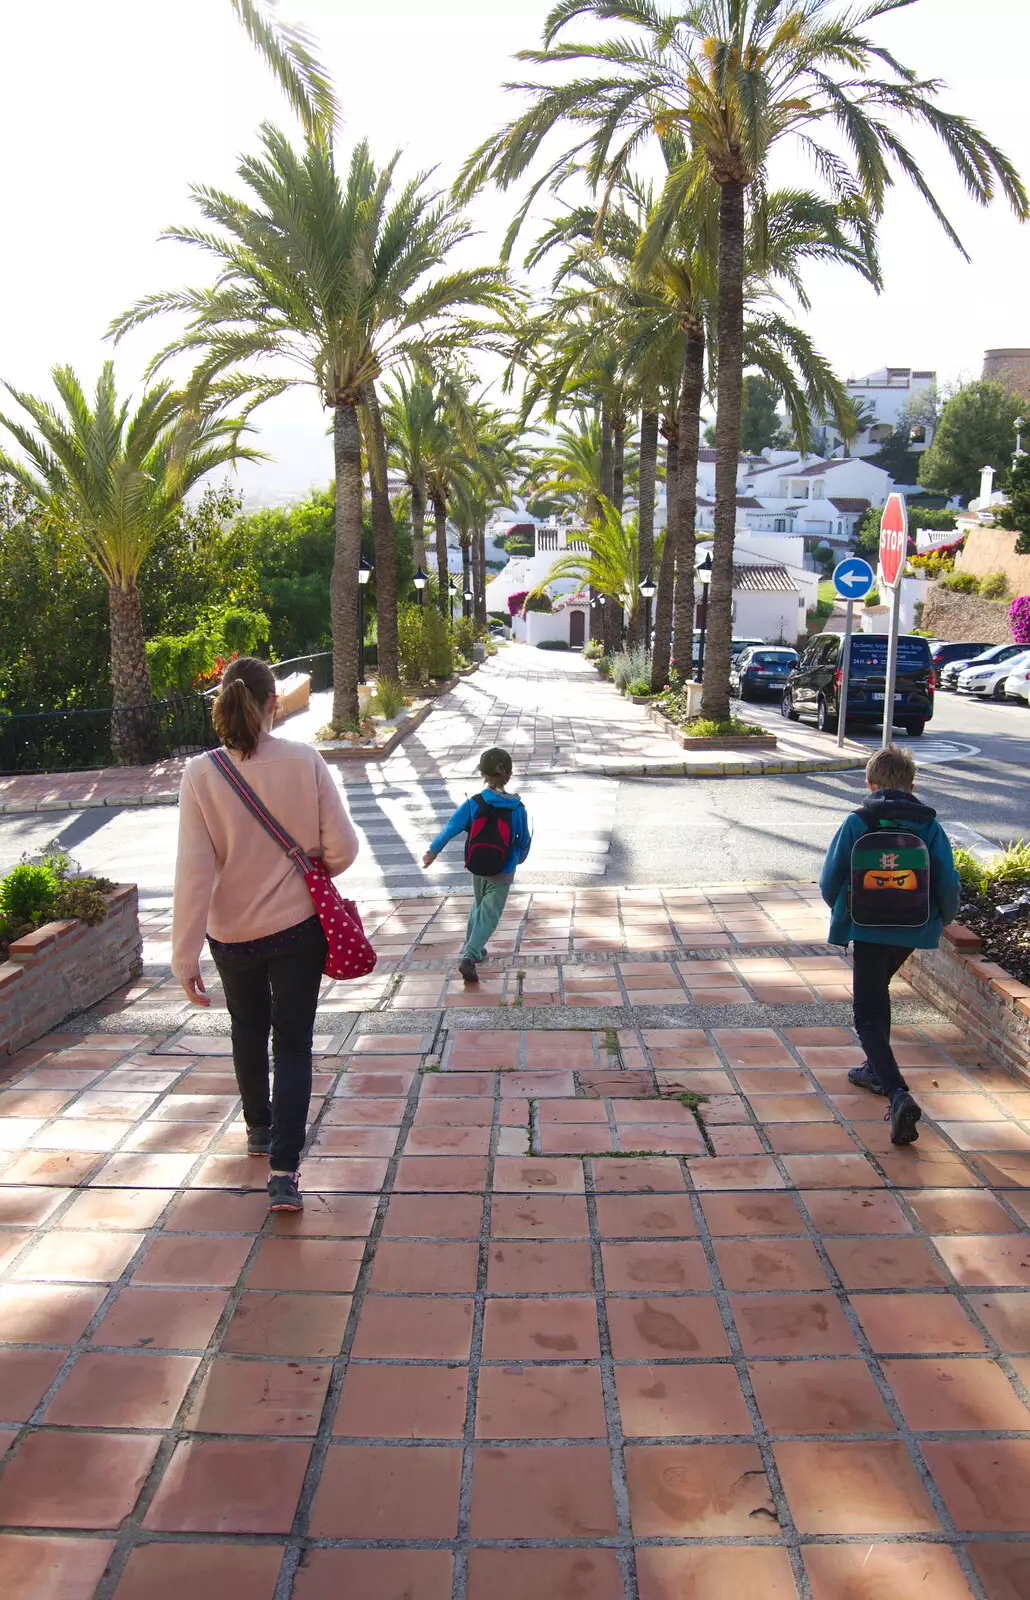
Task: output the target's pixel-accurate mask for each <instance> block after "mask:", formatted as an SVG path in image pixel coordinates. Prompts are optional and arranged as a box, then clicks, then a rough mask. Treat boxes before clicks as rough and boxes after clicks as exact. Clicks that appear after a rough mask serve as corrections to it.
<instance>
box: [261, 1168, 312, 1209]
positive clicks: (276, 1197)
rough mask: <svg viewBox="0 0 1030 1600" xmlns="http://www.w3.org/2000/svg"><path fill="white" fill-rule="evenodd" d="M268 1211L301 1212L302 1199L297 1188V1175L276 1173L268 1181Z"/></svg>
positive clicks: (302, 1206)
mask: <svg viewBox="0 0 1030 1600" xmlns="http://www.w3.org/2000/svg"><path fill="white" fill-rule="evenodd" d="M268 1209H269V1211H303V1210H304V1197H303V1195H302V1194H301V1192H300V1190H299V1189H298V1188H297V1174H296V1173H295V1172H294V1173H288V1172H277V1173H276V1175H275V1177H274V1178H269V1180H268Z"/></svg>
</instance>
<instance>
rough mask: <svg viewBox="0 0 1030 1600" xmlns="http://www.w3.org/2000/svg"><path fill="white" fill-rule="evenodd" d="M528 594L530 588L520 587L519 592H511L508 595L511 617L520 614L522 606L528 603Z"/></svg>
mask: <svg viewBox="0 0 1030 1600" xmlns="http://www.w3.org/2000/svg"><path fill="white" fill-rule="evenodd" d="M528 594H529V590H528V589H520V590H519V591H518V593H517V594H510V595H509V596H508V615H509V617H517V616H518V615H519V613H520V612H521V610H522V607H523V606H524V605H525V603H526V596H527V595H528Z"/></svg>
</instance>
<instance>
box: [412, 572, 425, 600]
mask: <svg viewBox="0 0 1030 1600" xmlns="http://www.w3.org/2000/svg"><path fill="white" fill-rule="evenodd" d="M411 581H412V583H413V584H414V585H415V588H416V590H417V592H418V603H419V605H420V606H424V605H425V603H426V584H427V583H428V582H429V579H428V578H427V577H426V575H425V573H424V572H423V571H422V568H421V567H419V568H418V569H417V571H416V573H415V576H414V577H413V578H412V580H411Z"/></svg>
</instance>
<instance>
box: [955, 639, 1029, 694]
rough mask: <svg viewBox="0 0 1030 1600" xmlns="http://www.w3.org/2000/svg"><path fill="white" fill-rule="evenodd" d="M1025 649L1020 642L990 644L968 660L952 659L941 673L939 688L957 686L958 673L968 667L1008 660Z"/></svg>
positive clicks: (983, 665)
mask: <svg viewBox="0 0 1030 1600" xmlns="http://www.w3.org/2000/svg"><path fill="white" fill-rule="evenodd" d="M1025 649H1026V646H1025V645H1022V644H992V645H989V646H988V647H987V649H986V650H981V651H980V654H979V655H976V656H971V657H970V658H969V660H968V661H952V662H950V663H949V664H948V666H946V667H945V669H944V671H943V672H942V673H941V688H942V689H955V688H957V686H958V677H959V673H960V672H965V671H966V670H967V668H969V667H986V666H989V665H990V663H991V662H992V661H1009V660H1011V658H1012V657H1013V656H1018V655H1021V654H1022V652H1023V651H1024V650H1025Z"/></svg>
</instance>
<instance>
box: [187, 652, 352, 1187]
mask: <svg viewBox="0 0 1030 1600" xmlns="http://www.w3.org/2000/svg"><path fill="white" fill-rule="evenodd" d="M275 709H276V682H275V678H274V677H273V675H272V671H271V668H270V667H268V666H267V665H266V664H265V662H263V661H256V660H255V659H254V658H253V657H251V656H244V657H243V658H242V659H241V660H239V661H233V662H230V664H229V666H228V667H227V668H226V670H225V675H224V677H223V678H222V686H221V690H220V692H219V695H218V698H217V700H216V701H215V705H214V712H213V719H214V724H215V730H216V732H217V733H218V736H219V738H220V739H221V740H222V742H223V745H224V747H225V750H226V752H227V753H228V759H229V760H230V761H231V762H232V764H233V766H234V767H235V768H236V769H237V771H239V772H240V776H241V777H243V778H245V779H246V782H247V783H248V784H249V786H250V788H251V789H252V790H253V791H254V793H255V794H256V795H257V797H258V799H259V800H260V801H261V802H262V803H263V804H264V806H265V808H266V809H267V810H268V811H269V812H270V813H271V815H272V816H273V817H274V818H275V820H276V822H278V823H279V824H280V825H281V827H282V828H283V829H285V831H286V832H287V833H290V834H292V836H293V838H294V839H295V840H296V842H297V844H298V845H299V846H300V847H301V849H302V850H303V851H305V852H306V854H307V855H308V856H311V857H313V858H318V859H321V861H322V862H323V863H324V865H325V867H326V870H327V871H328V872H329V873H330V874H331V875H332V876H333V877H335V876H336V874H337V873H340V872H343V871H344V870H345V869H346V868H347V867H349V866H350V865H351V862H352V861H353V860H354V859H355V857H356V856H357V853H358V841H357V838H356V836H355V833H354V829H353V828H352V827H351V822H350V818H349V817H348V815H347V812H346V809H345V807H344V804H343V800H342V799H341V797H340V794H339V791H338V790H337V788H336V786H335V784H334V783H333V780H332V777H331V776H330V773H329V769H328V767H327V766H326V764H325V762H324V761H323V760H322V757H321V756H320V755H319V754H318V752H317V751H316V750H313V749H312V748H311V746H310V745H306V744H296V743H294V742H293V741H292V740H289V739H273V738H272V737H271V728H272V723H273V720H274V718H275ZM218 754H220V752H218ZM241 769H242V770H241ZM205 932H206V934H207V938H208V943H209V944H210V947H211V954H212V956H213V957H214V963H215V966H216V967H217V969H218V976H219V978H220V979H221V981H222V988H223V990H224V991H225V1003H226V1006H227V1007H228V1011H229V1017H230V1020H231V1023H232V1059H233V1067H234V1069H235V1072H236V1082H237V1083H238V1085H239V1089H240V1095H241V1097H242V1100H243V1115H244V1119H245V1120H246V1124H247V1151H248V1154H250V1155H252V1156H268V1157H269V1166H270V1175H269V1179H268V1198H269V1207H270V1209H271V1210H272V1211H300V1210H301V1209H302V1207H303V1204H304V1202H303V1200H302V1199H301V1195H300V1190H299V1188H298V1179H299V1172H298V1168H299V1166H300V1156H301V1151H302V1149H303V1148H304V1141H305V1139H306V1137H307V1119H308V1105H309V1103H310V1100H311V1040H312V1034H313V1032H314V1025H315V1010H316V1008H317V1005H318V991H319V987H320V985H321V981H322V968H323V966H324V964H325V957H326V939H325V935H324V933H323V932H322V925H321V923H320V922H319V920H318V917H317V916H316V915H315V913H314V908H313V905H312V900H311V895H310V894H309V893H308V889H307V885H306V884H305V882H304V879H303V877H302V876H301V873H300V872H299V871H298V870H297V868H296V866H295V865H294V863H293V860H292V859H291V857H290V856H288V855H287V854H286V853H285V851H284V850H283V849H281V848H280V846H279V845H278V844H277V843H276V842H275V840H274V839H273V838H272V837H271V836H270V835H269V834H268V833H267V832H266V831H265V829H264V828H263V827H262V825H261V824H260V822H259V821H258V820H257V818H256V817H255V816H254V815H253V813H252V812H251V811H250V809H249V808H248V806H247V805H246V804H245V803H244V802H243V800H242V799H241V798H240V796H239V794H238V793H236V791H235V790H234V788H233V785H232V783H231V782H230V781H228V779H227V777H226V775H225V774H224V773H223V772H222V771H220V770H219V768H218V766H217V764H216V761H215V759H214V758H213V755H212V753H211V752H207V753H205V754H204V755H199V756H194V757H193V759H192V760H191V761H187V763H186V770H185V772H184V773H183V779H182V789H181V791H180V795H179V853H178V859H177V861H176V867H175V899H174V902H173V912H172V971H173V972H174V973H175V976H176V977H177V978H178V980H179V982H180V983H181V984H182V987H183V989H184V990H185V993H186V997H187V999H188V1000H190V1001H192V1003H193V1004H194V1005H197V1006H206V1005H209V1004H210V1002H209V1000H208V998H207V994H206V992H205V989H204V980H203V979H202V978H201V976H200V953H201V950H202V948H203V944H204V935H205ZM269 1032H271V1035H272V1060H273V1066H274V1077H273V1088H272V1094H271V1097H270V1096H269V1085H268V1036H269Z"/></svg>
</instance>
